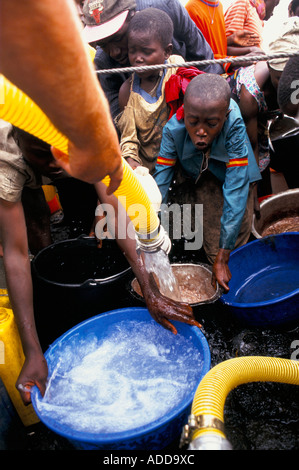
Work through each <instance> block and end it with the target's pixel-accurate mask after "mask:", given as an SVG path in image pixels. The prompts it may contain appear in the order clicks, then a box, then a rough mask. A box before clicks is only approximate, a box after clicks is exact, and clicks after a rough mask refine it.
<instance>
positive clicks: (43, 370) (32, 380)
mask: <svg viewBox="0 0 299 470" xmlns="http://www.w3.org/2000/svg"><path fill="white" fill-rule="evenodd" d="M47 378H48V366H47V362H46V359H45V358H44V356H43V354H42V353H40V354H34V355H32V357H31V358H30V359H27V358H26V359H25V362H24V365H23V368H22V370H21V373H20V375H19V377H18V380H17V382H16V388H17V390H18V391H19V393H20V395H21V398H22V400H23V403H24V404H25V405H29V404H30V403H31V389H32V387H33V386H34V385H36V386H37V387H38V389H39V390H40V392H41V394H42V396H44V394H45V391H46V384H47Z"/></svg>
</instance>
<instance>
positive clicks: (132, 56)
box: [128, 31, 172, 77]
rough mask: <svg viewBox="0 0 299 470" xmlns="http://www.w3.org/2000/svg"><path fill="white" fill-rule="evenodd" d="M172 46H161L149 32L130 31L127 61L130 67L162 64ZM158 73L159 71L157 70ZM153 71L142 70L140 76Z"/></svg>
mask: <svg viewBox="0 0 299 470" xmlns="http://www.w3.org/2000/svg"><path fill="white" fill-rule="evenodd" d="M171 49H172V46H171V44H169V45H168V46H167V48H164V47H162V45H161V43H160V41H159V40H158V39H156V38H153V37H152V34H151V33H149V32H137V31H132V32H130V33H129V37H128V52H129V61H130V64H131V65H132V67H140V66H143V65H157V64H164V62H165V60H166V59H167V58H168V57H169V55H170V54H171ZM157 73H159V71H157ZM152 74H153V71H152V70H150V71H148V72H142V74H141V73H140V74H138V75H140V76H141V75H142V77H145V76H147V75H152Z"/></svg>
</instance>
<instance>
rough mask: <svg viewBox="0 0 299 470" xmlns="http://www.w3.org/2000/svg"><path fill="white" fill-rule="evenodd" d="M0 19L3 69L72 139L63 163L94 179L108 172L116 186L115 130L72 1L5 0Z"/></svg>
mask: <svg viewBox="0 0 299 470" xmlns="http://www.w3.org/2000/svg"><path fill="white" fill-rule="evenodd" d="M0 18H1V25H0V26H1V27H0V43H1V49H0V63H1V72H2V73H3V74H4V75H5V76H6V77H7V78H8V79H9V80H10V81H11V82H13V83H14V84H15V85H16V86H17V87H19V88H20V89H21V90H22V91H24V92H25V93H26V94H28V95H29V96H30V98H31V99H32V100H33V101H35V102H36V103H37V104H38V106H39V107H40V108H41V109H42V110H43V111H44V112H45V114H46V115H47V116H48V117H49V119H50V120H51V121H52V122H53V124H54V125H55V126H56V127H57V128H58V129H59V130H60V132H62V133H63V134H64V135H65V136H66V137H67V138H68V139H69V141H70V142H69V152H68V153H69V162H67V163H63V162H64V160H62V165H63V166H64V168H65V169H66V170H67V171H68V173H70V174H71V175H72V176H75V177H77V178H79V179H82V180H84V181H87V182H90V183H91V182H95V181H98V180H100V179H102V178H104V177H105V176H106V175H107V174H109V175H110V176H111V179H112V189H113V190H115V189H116V188H117V187H118V185H119V183H120V181H121V178H122V164H121V157H120V149H119V145H118V139H117V134H116V131H115V128H114V125H113V123H112V120H111V117H110V111H109V105H108V102H107V100H106V98H105V96H104V93H103V91H102V89H101V87H100V85H99V82H98V80H97V78H96V76H95V72H94V70H93V65H92V63H91V60H90V58H89V55H88V53H87V49H86V45H85V44H84V43H83V41H82V39H81V34H80V28H81V25H80V21H79V19H78V14H77V11H76V9H75V5H74V2H73V1H72V0H67V1H65V0H57V1H56V2H55V8H53V2H52V0H43V1H42V2H36V1H35V0H27V1H26V2H19V1H18V2H11V1H10V0H2V1H1V4H0ZM41 35H42V40H41ZM55 157H56V158H59V159H61V155H60V154H59V153H57V152H56V153H55Z"/></svg>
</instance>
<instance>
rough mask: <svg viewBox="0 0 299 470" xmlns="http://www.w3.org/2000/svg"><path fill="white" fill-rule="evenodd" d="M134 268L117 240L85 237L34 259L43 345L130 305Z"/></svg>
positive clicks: (39, 322) (37, 318)
mask: <svg viewBox="0 0 299 470" xmlns="http://www.w3.org/2000/svg"><path fill="white" fill-rule="evenodd" d="M132 277H133V274H132V269H131V267H130V265H129V263H128V261H127V259H126V258H125V256H124V254H123V253H122V251H121V250H120V248H119V247H118V245H117V243H116V241H115V240H108V239H105V240H103V243H102V247H101V248H99V247H98V246H97V243H96V240H95V239H94V238H91V237H85V236H81V237H79V238H76V239H71V240H65V241H62V242H58V243H54V244H53V245H50V246H49V247H47V248H44V249H43V250H41V251H40V252H39V253H38V254H37V255H36V257H35V258H34V259H33V260H32V278H33V286H34V304H35V316H36V323H37V329H38V333H39V337H40V340H41V343H42V345H43V346H45V347H47V345H48V344H49V343H50V342H52V341H54V339H55V338H57V336H59V335H60V334H63V333H64V332H65V331H67V330H68V329H69V328H72V327H73V326H75V325H76V324H78V323H79V322H81V321H84V320H85V319H87V318H90V317H91V316H93V315H96V314H99V313H102V312H106V311H107V310H112V309H114V308H120V307H124V306H127V305H128V303H127V298H128V293H127V289H126V284H127V282H128V281H129V280H130V279H131V278H132Z"/></svg>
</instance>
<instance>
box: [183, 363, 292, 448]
mask: <svg viewBox="0 0 299 470" xmlns="http://www.w3.org/2000/svg"><path fill="white" fill-rule="evenodd" d="M267 381H269V382H279V383H287V384H293V385H299V362H298V361H295V360H291V359H281V358H276V357H263V356H245V357H238V358H234V359H229V360H227V361H224V362H222V363H220V364H218V365H217V366H215V367H213V368H212V369H211V370H210V371H209V372H208V373H207V374H206V375H205V376H204V377H203V379H202V380H201V382H200V384H199V386H198V388H197V390H196V392H195V396H194V399H193V403H192V409H191V416H190V418H189V424H188V425H186V426H185V428H184V431H183V436H182V437H183V440H184V439H185V443H186V442H188V439H189V442H190V441H191V444H190V447H189V449H193V450H201V449H206V450H211V449H219V450H220V449H229V448H231V446H230V444H229V442H228V441H227V440H226V436H225V431H224V417H223V411H224V404H225V400H226V398H227V395H228V394H229V392H230V391H231V390H233V389H234V388H235V387H237V386H238V385H241V384H245V383H249V382H267Z"/></svg>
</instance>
